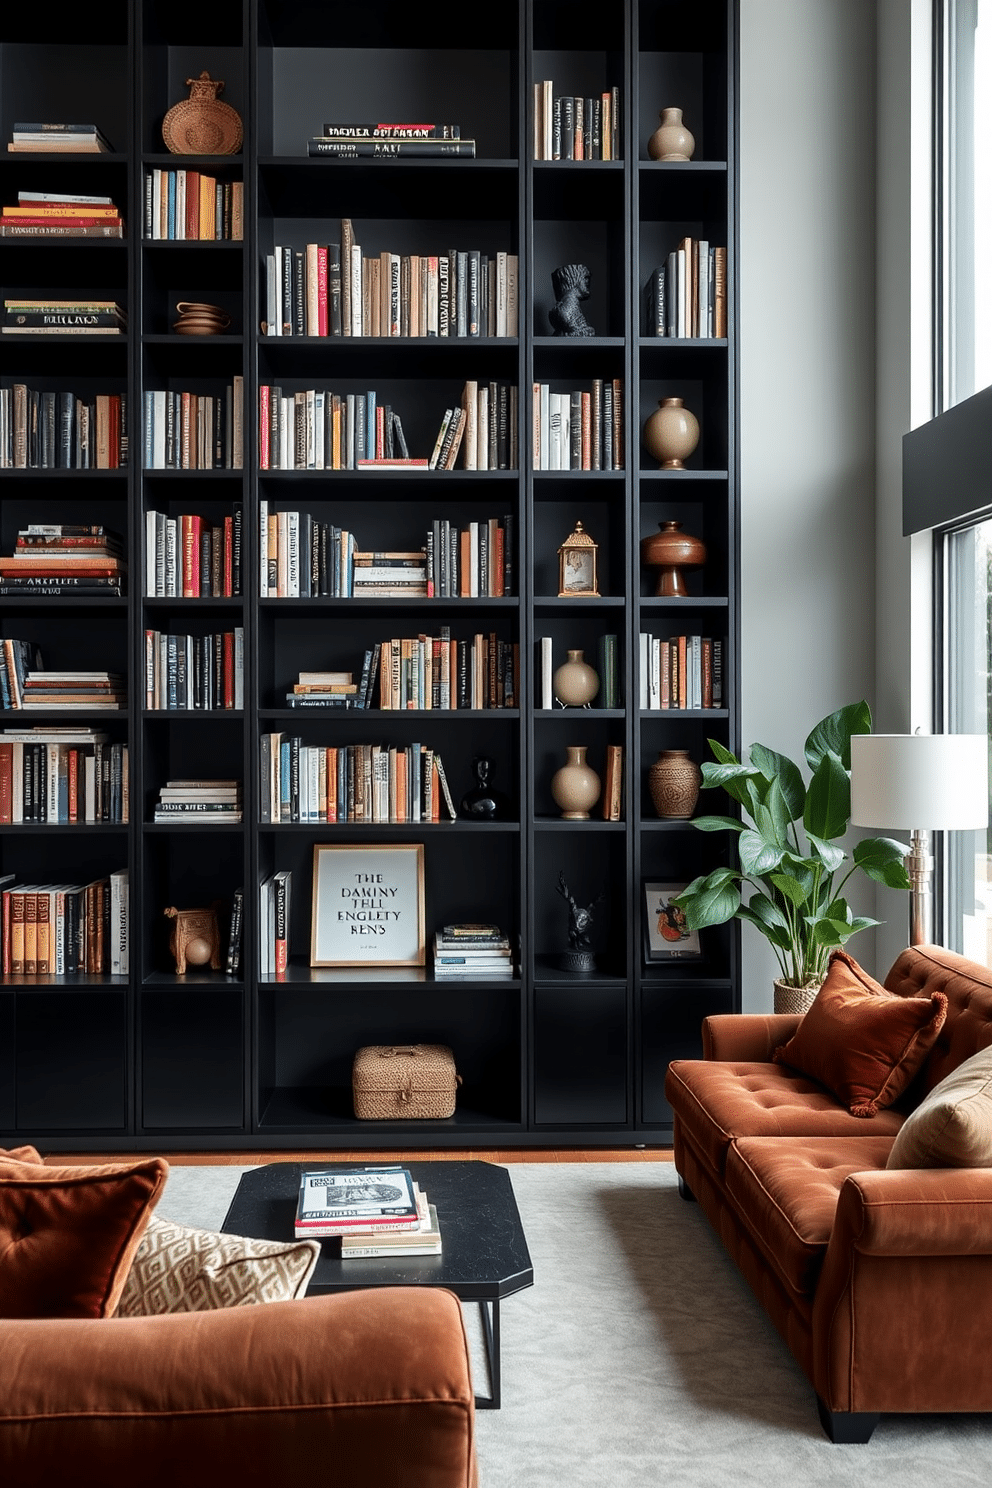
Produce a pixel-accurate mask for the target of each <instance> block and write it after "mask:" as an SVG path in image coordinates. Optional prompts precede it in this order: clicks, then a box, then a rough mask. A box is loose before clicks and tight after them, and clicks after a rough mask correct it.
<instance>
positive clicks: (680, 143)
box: [648, 108, 696, 160]
mask: <svg viewBox="0 0 992 1488" xmlns="http://www.w3.org/2000/svg"><path fill="white" fill-rule="evenodd" d="M658 118H659V119H660V120H661V123H660V124H659V126H658V128H657V129H656V130H655V132H654V134H653V135H652V136H651V138H650V139H649V140H648V154H649V155H650V156H651V159H652V160H691V159H692V152H693V150H694V149H695V148H696V141H695V140H694V139H693V137H692V135H691V134H690V133H689V131H688V129H686V127H685V125H684V124H683V123H682V110H681V109H679V108H663V109H662V110H661V112H660V114H659V115H658Z"/></svg>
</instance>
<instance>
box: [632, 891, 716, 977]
mask: <svg viewBox="0 0 992 1488" xmlns="http://www.w3.org/2000/svg"><path fill="white" fill-rule="evenodd" d="M685 887H686V885H685V884H684V883H646V884H645V885H644V959H645V961H680V960H690V959H691V958H692V957H695V956H700V955H701V954H702V952H701V951H700V948H699V931H698V930H690V929H689V928H688V926H687V925H686V922H685V914H684V913H683V911H682V910H681V909H679V908H678V906H677V905H674V904H673V903H672V900H673V899H675V898H677V897H678V895H679V894H681V893H682V890H683V889H684V888H685Z"/></svg>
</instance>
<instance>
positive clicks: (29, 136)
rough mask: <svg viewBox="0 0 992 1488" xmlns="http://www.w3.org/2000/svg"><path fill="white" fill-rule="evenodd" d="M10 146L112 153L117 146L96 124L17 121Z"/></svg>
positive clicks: (37, 151) (28, 150) (26, 151)
mask: <svg viewBox="0 0 992 1488" xmlns="http://www.w3.org/2000/svg"><path fill="white" fill-rule="evenodd" d="M7 149H8V150H9V151H10V153H11V154H21V155H48V154H52V153H53V152H54V153H58V154H60V155H112V154H113V153H114V147H113V145H112V144H111V143H110V141H109V140H108V139H107V137H106V135H105V134H102V133H101V131H100V129H99V126H98V125H96V124H17V123H15V125H14V130H13V134H12V136H11V141H10V144H9V145H8V146H7Z"/></svg>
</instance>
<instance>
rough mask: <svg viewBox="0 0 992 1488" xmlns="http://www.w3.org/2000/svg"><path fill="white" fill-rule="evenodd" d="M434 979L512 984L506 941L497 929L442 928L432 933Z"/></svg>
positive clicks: (511, 967)
mask: <svg viewBox="0 0 992 1488" xmlns="http://www.w3.org/2000/svg"><path fill="white" fill-rule="evenodd" d="M434 976H435V978H436V979H437V980H439V981H468V980H471V981H474V982H502V981H511V980H512V978H513V958H512V956H511V954H510V941H509V937H508V936H506V935H504V934H503V932H502V930H501V929H500V928H499V926H498V925H474V924H469V925H445V926H444V927H443V929H441V930H437V931H435V933H434Z"/></svg>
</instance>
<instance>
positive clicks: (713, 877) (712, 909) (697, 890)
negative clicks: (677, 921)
mask: <svg viewBox="0 0 992 1488" xmlns="http://www.w3.org/2000/svg"><path fill="white" fill-rule="evenodd" d="M739 876H740V875H739V874H738V873H737V872H736V871H735V870H734V869H733V868H714V870H713V872H712V873H710V874H708V875H707V876H706V877H705V878H696V879H693V881H692V883H691V884H689V885H688V887H687V888H685V889H683V891H682V893H681V894H679V895H678V896H677V898H675V899H674V900H673V901H672V902H673V903H674V904H677V905H678V906H679V908H680V909H683V910H685V917H686V923H687V924H688V926H689V929H690V930H704V929H705V928H706V927H707V926H708V925H723V924H726V922H727V920H732V919H733V917H734V915H735V914H736V913H737V911H738V909H739V908H740V902H741V894H740V889H739V888H738V887H737V880H738V878H739Z"/></svg>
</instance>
